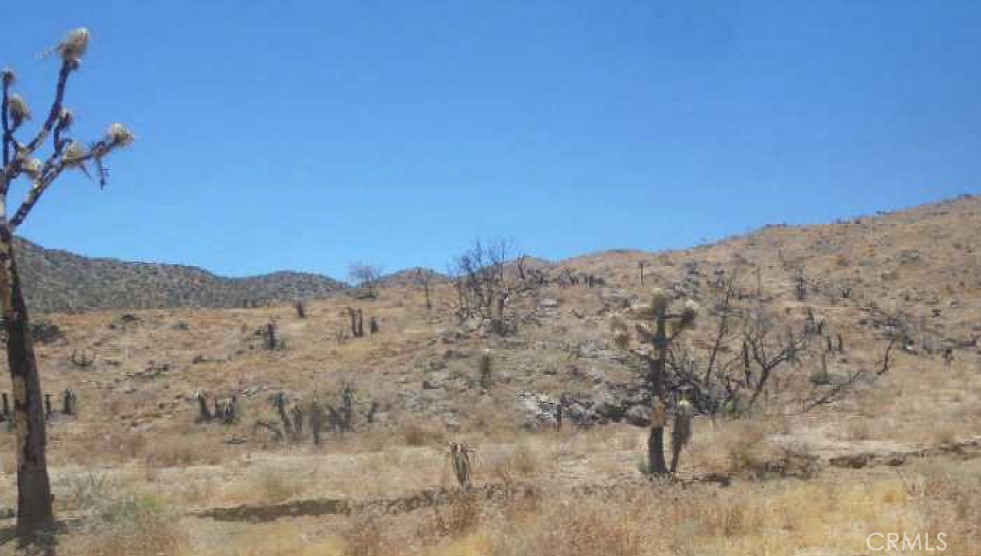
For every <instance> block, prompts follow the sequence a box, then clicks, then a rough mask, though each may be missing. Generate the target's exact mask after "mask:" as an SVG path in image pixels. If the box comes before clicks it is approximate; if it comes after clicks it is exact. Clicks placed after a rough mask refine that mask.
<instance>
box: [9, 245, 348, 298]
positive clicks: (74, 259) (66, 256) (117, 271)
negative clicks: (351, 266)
mask: <svg viewBox="0 0 981 556" xmlns="http://www.w3.org/2000/svg"><path fill="white" fill-rule="evenodd" d="M17 250H18V251H17V254H18V259H17V263H18V267H19V269H20V272H21V275H22V278H23V280H24V288H25V290H26V295H27V298H28V303H29V306H30V307H31V308H32V309H33V310H34V311H40V312H48V311H71V310H90V309H123V308H127V309H139V308H173V307H242V306H244V305H262V304H266V303H270V302H277V301H279V302H281V301H288V300H292V299H299V298H318V297H325V296H327V295H328V294H330V293H331V292H334V291H337V290H339V289H342V288H344V287H346V286H345V285H344V284H343V283H341V282H338V281H336V280H333V279H331V278H328V277H326V276H321V275H318V274H309V273H300V272H276V273H273V274H265V275H262V276H251V277H248V278H225V277H221V276H216V275H214V274H212V273H210V272H208V271H206V270H203V269H201V268H197V267H193V266H181V265H170V264H153V263H134V262H125V261H119V260H116V259H98V258H88V257H83V256H80V255H75V254H73V253H69V252H67V251H61V250H55V249H45V248H43V247H41V246H39V245H37V244H34V243H31V242H30V241H27V240H24V239H18V240H17Z"/></svg>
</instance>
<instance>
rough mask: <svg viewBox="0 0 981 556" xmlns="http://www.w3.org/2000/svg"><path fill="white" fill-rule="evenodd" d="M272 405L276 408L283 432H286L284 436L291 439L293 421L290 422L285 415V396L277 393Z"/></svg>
mask: <svg viewBox="0 0 981 556" xmlns="http://www.w3.org/2000/svg"><path fill="white" fill-rule="evenodd" d="M273 405H274V406H275V407H276V413H277V414H279V420H280V421H281V422H282V423H283V430H284V431H286V436H287V437H289V438H293V421H292V420H290V417H289V415H287V413H286V394H283V393H282V392H279V393H277V394H276V395H274V396H273Z"/></svg>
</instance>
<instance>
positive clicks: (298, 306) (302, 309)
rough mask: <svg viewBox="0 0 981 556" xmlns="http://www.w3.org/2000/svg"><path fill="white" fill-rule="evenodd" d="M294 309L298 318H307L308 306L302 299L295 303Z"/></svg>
mask: <svg viewBox="0 0 981 556" xmlns="http://www.w3.org/2000/svg"><path fill="white" fill-rule="evenodd" d="M293 309H295V310H296V316H297V318H301V319H305V318H307V304H306V302H305V301H303V300H302V299H298V300H296V301H294V302H293Z"/></svg>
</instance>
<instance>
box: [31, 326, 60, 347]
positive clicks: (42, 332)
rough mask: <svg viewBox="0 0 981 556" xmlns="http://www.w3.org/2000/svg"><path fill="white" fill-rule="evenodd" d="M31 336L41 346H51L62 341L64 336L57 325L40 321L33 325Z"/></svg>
mask: <svg viewBox="0 0 981 556" xmlns="http://www.w3.org/2000/svg"><path fill="white" fill-rule="evenodd" d="M31 336H32V337H33V338H34V341H36V342H38V343H40V344H49V343H51V342H54V341H57V340H60V339H61V338H62V337H64V334H63V333H62V331H61V329H60V328H58V325H57V324H55V323H53V322H51V321H48V320H39V321H37V322H32V323H31Z"/></svg>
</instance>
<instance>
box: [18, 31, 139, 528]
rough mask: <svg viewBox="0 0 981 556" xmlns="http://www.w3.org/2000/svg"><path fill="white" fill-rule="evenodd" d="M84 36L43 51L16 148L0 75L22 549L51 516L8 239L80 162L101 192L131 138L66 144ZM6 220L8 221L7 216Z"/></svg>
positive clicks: (35, 379) (38, 410) (27, 340)
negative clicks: (70, 89) (38, 94)
mask: <svg viewBox="0 0 981 556" xmlns="http://www.w3.org/2000/svg"><path fill="white" fill-rule="evenodd" d="M88 44H89V32H88V30H86V29H84V28H83V29H76V30H74V31H72V32H71V33H69V34H68V36H67V37H66V38H65V39H64V40H63V41H62V42H60V43H59V44H58V45H57V46H56V47H55V48H53V49H52V50H51V51H50V54H57V55H58V57H59V58H60V59H61V69H60V70H59V72H58V81H57V84H56V85H55V97H54V101H53V102H52V103H51V108H50V110H49V111H48V113H47V116H46V117H45V119H44V122H43V123H42V124H41V128H40V130H38V131H37V132H36V133H35V134H34V135H33V136H30V139H29V140H27V141H26V142H23V141H22V140H21V139H19V138H18V137H17V135H18V132H20V131H21V130H22V127H23V125H24V124H25V123H26V122H27V121H28V120H29V119H30V117H31V110H30V108H29V106H28V104H27V102H26V101H25V100H24V99H23V98H22V97H21V96H20V95H17V94H14V93H13V92H12V91H11V89H12V87H13V86H14V83H15V82H16V81H17V78H16V76H15V74H14V72H13V70H10V69H3V70H2V71H0V80H2V87H3V91H2V106H0V116H2V118H0V119H2V125H3V139H2V142H3V172H2V173H0V306H2V310H3V318H4V321H5V322H6V330H7V361H8V364H9V366H10V375H11V379H12V381H13V385H14V388H13V391H14V415H15V419H14V421H15V422H16V430H17V435H16V438H17V446H16V449H17V536H18V539H19V542H20V543H21V544H22V545H25V544H30V543H33V542H36V541H39V540H44V537H46V535H43V533H45V532H48V531H50V530H51V528H52V527H53V525H54V515H53V513H52V510H51V500H52V497H51V484H50V480H49V478H48V469H47V463H46V457H45V443H46V440H45V431H44V413H43V411H44V408H43V406H42V395H41V380H40V377H39V376H38V369H37V358H36V356H35V354H34V345H33V341H32V338H31V332H30V323H29V320H28V313H27V305H26V303H25V301H24V295H23V291H22V284H21V281H20V275H19V274H18V272H17V264H16V261H15V254H14V234H15V233H16V231H17V228H18V226H20V224H22V223H23V222H24V220H25V219H26V218H27V216H28V215H29V214H30V212H31V210H32V209H33V208H34V206H35V205H36V204H37V202H38V200H39V199H40V198H41V196H42V195H43V194H44V193H45V192H46V191H47V190H48V189H49V188H50V187H51V185H52V184H53V183H54V182H55V181H56V180H57V179H58V177H59V176H61V174H62V173H63V172H64V171H65V170H72V169H77V170H82V171H83V172H85V173H86V174H88V173H89V170H88V168H87V167H86V164H87V163H90V162H91V163H94V165H95V170H96V175H97V177H98V180H99V183H100V185H101V186H103V187H104V186H105V183H106V178H107V176H108V169H107V168H106V166H105V163H104V161H105V158H106V157H107V156H108V155H109V154H110V153H111V152H113V151H114V150H116V149H119V148H122V147H125V146H127V145H129V144H130V143H132V142H133V134H132V133H131V132H130V131H129V130H128V129H127V128H126V127H125V126H123V125H122V124H118V123H117V124H112V125H111V126H109V129H108V131H107V132H106V135H105V137H103V138H102V139H99V140H98V141H95V142H92V143H89V144H88V145H86V144H85V143H82V142H80V141H76V140H75V139H73V138H71V137H70V135H69V133H70V131H71V126H72V123H73V122H74V120H75V116H74V112H72V111H71V110H70V109H68V108H66V107H65V106H64V99H65V89H66V85H67V83H68V79H69V77H70V76H71V75H72V74H74V73H75V72H76V71H77V70H78V69H79V68H80V67H81V65H82V57H83V56H84V54H85V51H86V50H87V49H88ZM49 138H50V139H51V142H50V152H48V154H47V157H46V158H44V160H43V161H42V159H41V158H38V155H39V154H40V152H39V150H40V149H41V148H42V146H43V145H45V143H47V140H48V139H49ZM19 177H23V178H26V179H27V180H28V181H29V182H30V184H31V187H30V189H29V190H28V192H27V196H26V198H25V199H24V201H23V202H22V203H21V205H20V206H19V208H17V210H15V211H13V212H10V211H8V210H6V207H7V194H8V192H9V191H10V186H11V184H12V183H13V182H14V181H15V180H16V179H17V178H19ZM7 215H11V216H9V217H8V216H7Z"/></svg>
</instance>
